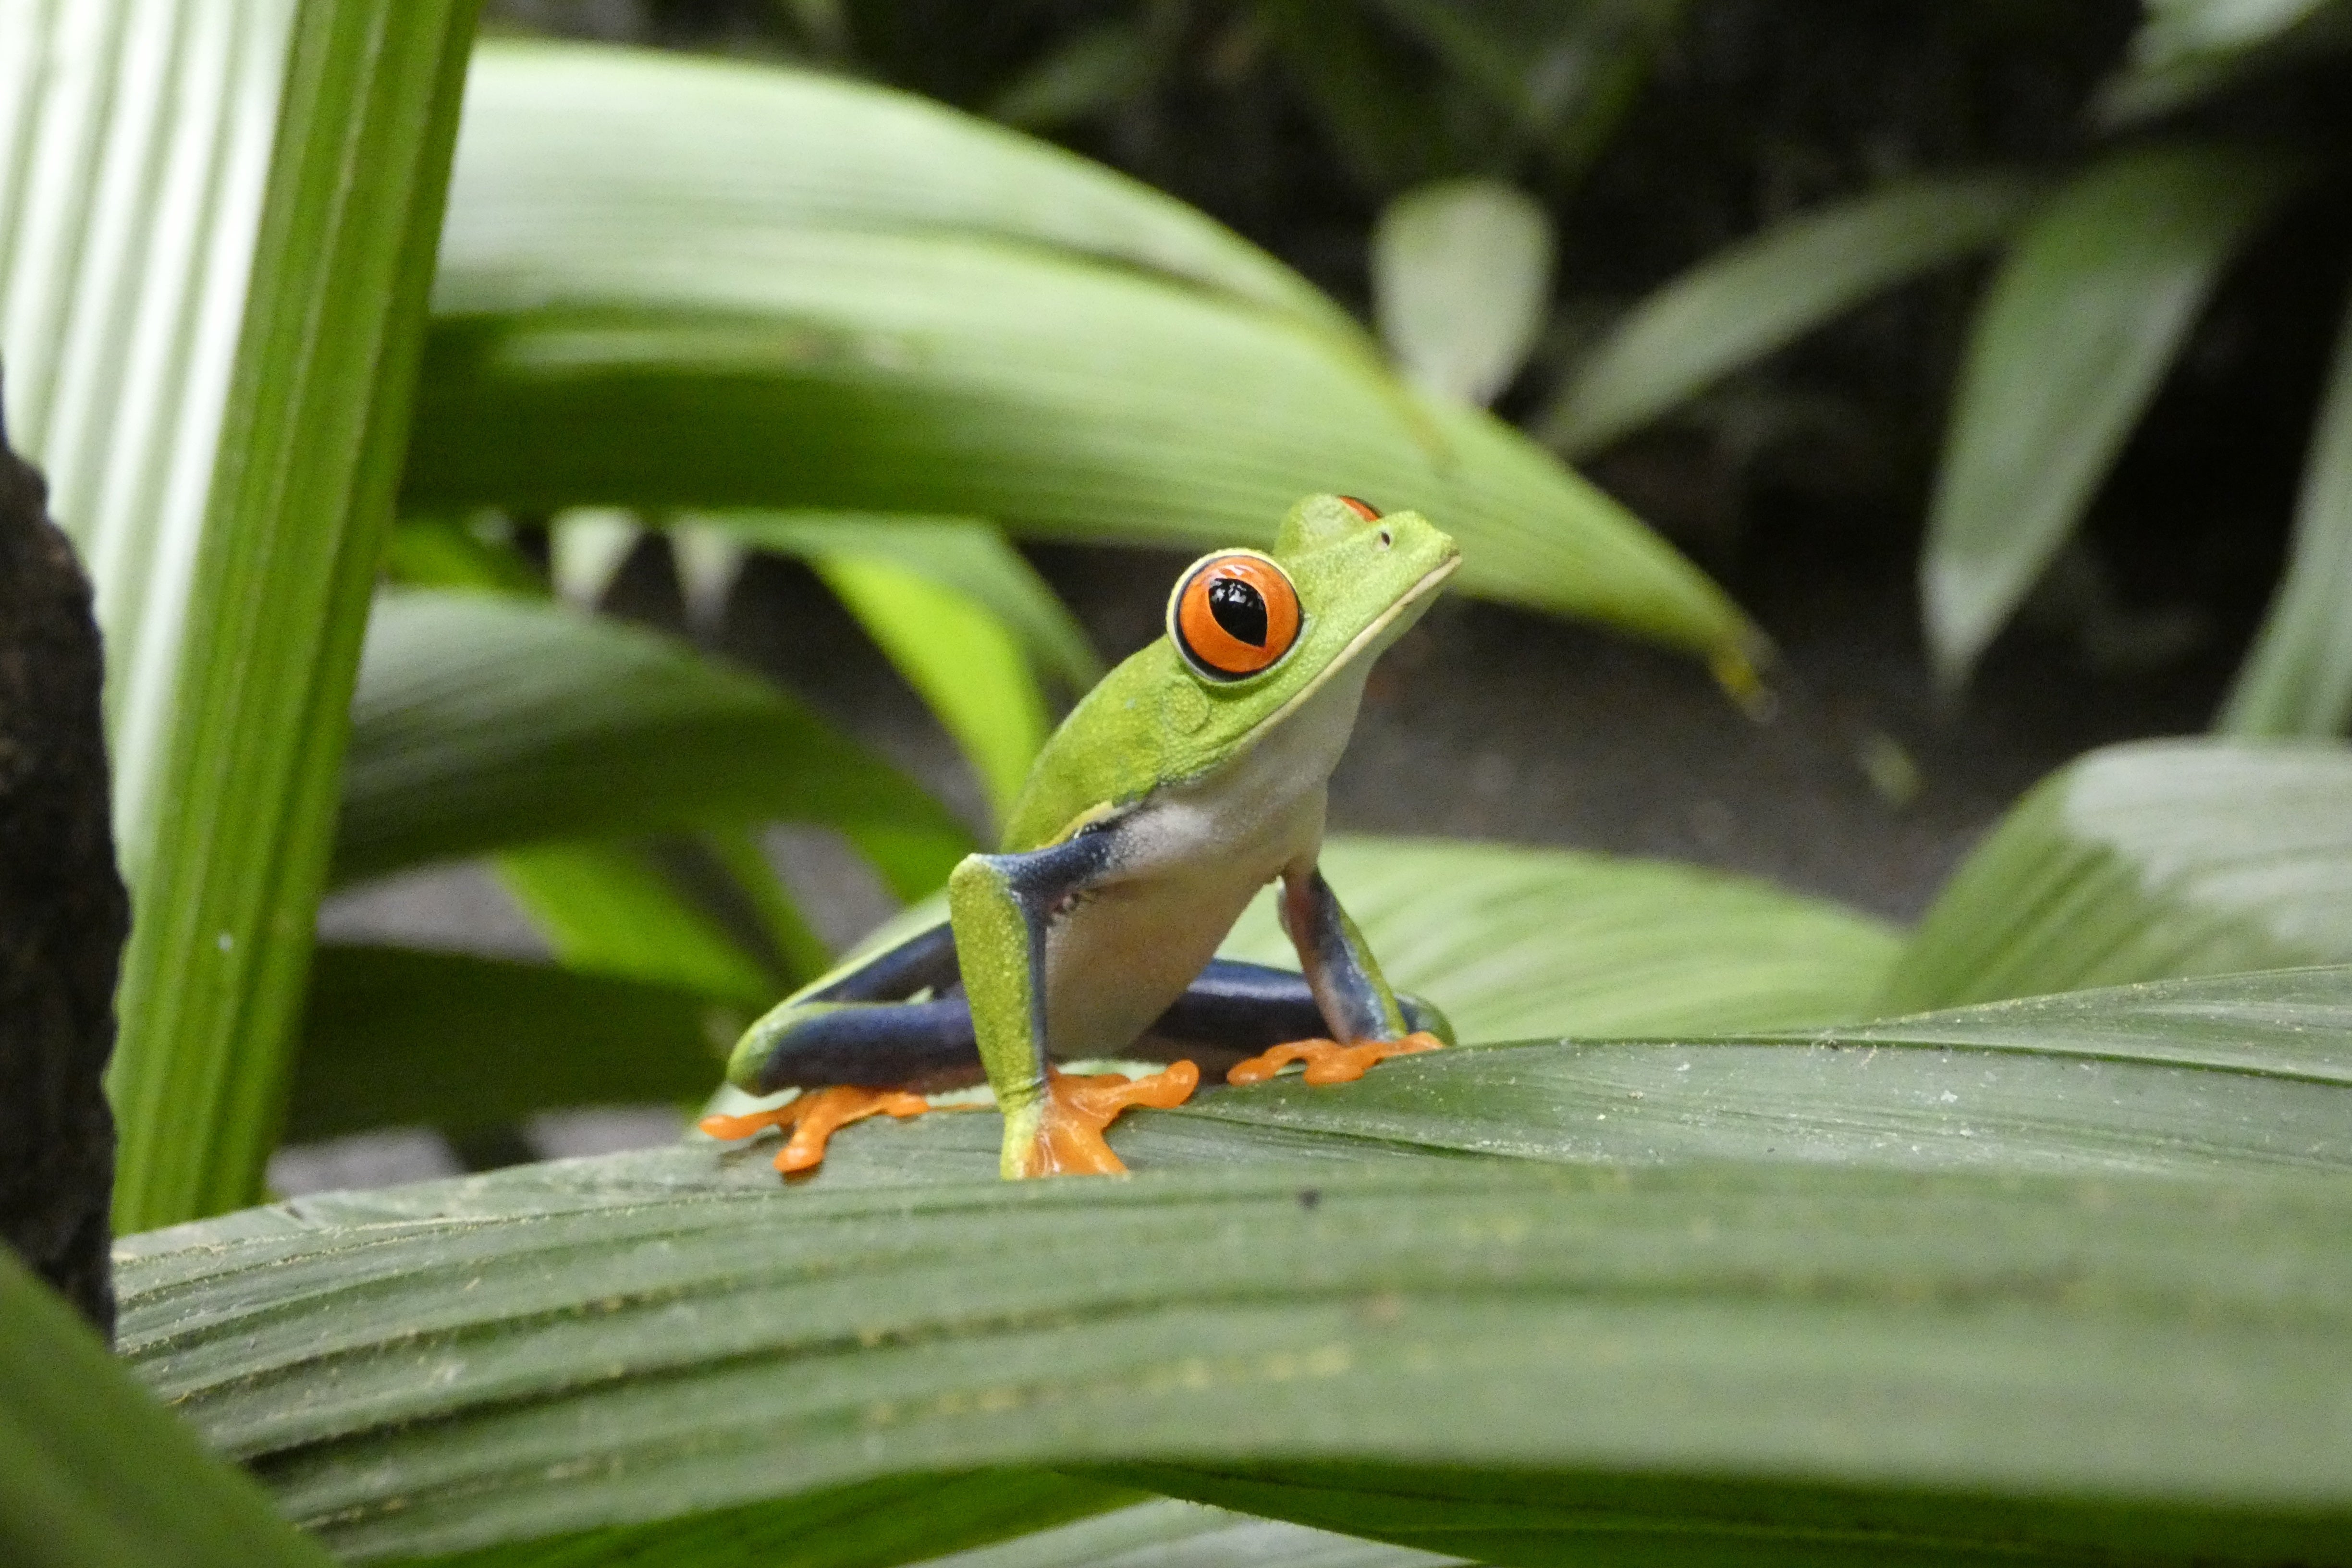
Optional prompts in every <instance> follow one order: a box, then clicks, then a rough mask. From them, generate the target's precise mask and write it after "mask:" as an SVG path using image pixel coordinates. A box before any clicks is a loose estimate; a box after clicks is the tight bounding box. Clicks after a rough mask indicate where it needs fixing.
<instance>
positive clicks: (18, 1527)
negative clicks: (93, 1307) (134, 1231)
mask: <svg viewBox="0 0 2352 1568" xmlns="http://www.w3.org/2000/svg"><path fill="white" fill-rule="evenodd" d="M0 1345H5V1346H6V1347H7V1350H6V1353H5V1354H0V1561H5V1562H6V1563H9V1564H10V1568H157V1565H158V1564H166V1563H168V1564H171V1565H173V1568H326V1564H327V1563H328V1561H329V1560H328V1557H327V1554H326V1553H325V1552H321V1551H320V1550H319V1548H318V1547H317V1546H315V1545H313V1544H312V1543H311V1542H309V1541H307V1540H305V1539H303V1537H301V1536H300V1535H299V1534H297V1533H296V1532H295V1531H292V1530H290V1529H289V1528H288V1527H287V1525H286V1523H285V1521H282V1520H280V1519H279V1518H278V1516H277V1513H276V1512H275V1510H272V1509H271V1507H270V1505H269V1500H268V1498H267V1497H266V1496H265V1495H264V1494H263V1492H262V1490H261V1489H260V1488H258V1487H257V1486H255V1485H254V1484H253V1482H252V1480H251V1479H248V1478H247V1477H246V1476H245V1475H243V1474H241V1473H240V1472H238V1471H237V1470H236V1469H235V1468H233V1467H231V1466H228V1465H225V1464H223V1463H222V1462H221V1461H220V1460H218V1459H216V1458H213V1457H212V1456H211V1455H209V1454H207V1453H205V1451H204V1449H203V1448H202V1447H200V1446H199V1445H198V1444H197V1442H196V1439H195V1436H194V1434H193V1433H191V1432H190V1431H189V1430H188V1429H187V1428H186V1427H185V1426H183V1425H182V1424H181V1423H180V1422H179V1421H177V1420H175V1419H174V1418H173V1416H171V1415H168V1414H166V1413H165V1412H164V1411H163V1410H161V1409H159V1408H157V1406H156V1404H155V1401H154V1399H153V1397H152V1395H150V1394H148V1392H147V1391H146V1390H145V1389H143V1388H142V1387H140V1386H139V1384H137V1383H135V1382H134V1381H132V1379H131V1377H129V1376H128V1375H127V1374H125V1373H124V1372H123V1370H122V1369H121V1367H120V1366H118V1365H116V1364H115V1362H114V1358H113V1357H111V1356H110V1355H108V1354H107V1353H106V1347H105V1346H104V1345H103V1344H101V1343H100V1342H99V1340H98V1338H97V1336H95V1335H94V1334H92V1333H91V1332H90V1330H89V1325H88V1324H87V1323H85V1322H83V1321H81V1320H80V1319H79V1318H77V1317H76V1316H74V1314H73V1311H72V1310H71V1309H69V1308H68V1307H67V1306H66V1304H65V1303H64V1302H63V1301H60V1300H58V1298H57V1297H56V1296H55V1295H53V1294H52V1293H51V1292H50V1291H49V1290H48V1289H47V1287H46V1286H44V1285H43V1284H42V1283H41V1282H40V1281H39V1280H37V1279H35V1278H33V1276H32V1275H31V1274H29V1273H28V1272H26V1269H25V1267H24V1265H23V1264H21V1263H19V1262H18V1261H17V1260H16V1254H15V1253H14V1252H12V1251H10V1250H9V1249H8V1248H7V1247H0Z"/></svg>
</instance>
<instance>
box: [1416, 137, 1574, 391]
mask: <svg viewBox="0 0 2352 1568" xmlns="http://www.w3.org/2000/svg"><path fill="white" fill-rule="evenodd" d="M1551 259H1552V233H1551V219H1550V217H1549V216H1547V215H1546V214H1545V212H1544V210H1543V208H1542V207H1541V206H1540V205H1538V204H1537V203H1536V202H1535V200H1534V199H1533V198H1532V197H1529V196H1528V195H1524V194H1523V193H1521V192H1519V191H1517V190H1514V189H1512V188H1511V187H1510V186H1509V185H1507V184H1502V183H1501V182H1499V181H1495V180H1455V181H1448V182H1446V183H1444V184H1433V185H1423V186H1422V187H1421V188H1420V189H1418V190H1414V191H1408V192H1406V193H1405V194H1404V195H1402V196H1399V197H1397V199H1396V200H1394V201H1392V202H1391V203H1390V204H1389V205H1388V207H1387V209H1386V210H1385V211H1383V212H1382V213H1381V220H1380V225H1379V226H1378V227H1377V228H1376V229H1375V230H1374V231H1373V235H1372V305H1373V311H1374V313H1375V315H1377V317H1378V318H1379V321H1380V328H1381V339H1382V340H1383V341H1384V342H1387V344H1388V345H1389V350H1390V352H1391V353H1394V354H1395V355H1396V357H1397V360H1398V362H1399V363H1401V364H1402V365H1403V367H1404V371H1405V374H1407V375H1409V376H1411V377H1412V379H1413V380H1414V381H1415V382H1418V383H1419V384H1421V385H1423V386H1425V387H1427V388H1429V389H1430V390H1431V391H1433V392H1437V393H1442V394H1444V395H1449V396H1454V397H1459V398H1462V399H1464V400H1465V401H1467V402H1471V403H1486V402H1490V401H1491V400H1492V399H1493V398H1494V396H1495V395H1496V394H1497V393H1499V392H1501V391H1502V390H1503V388H1504V387H1506V386H1507V385H1509V384H1510V381H1511V377H1512V376H1514V375H1516V374H1518V369H1519V366H1520V365H1522V364H1524V363H1526V362H1527V357H1528V351H1529V350H1530V349H1532V348H1533V347H1534V346H1535V342H1536V336H1537V334H1538V332H1540V331H1542V330H1543V323H1544V316H1545V314H1546V312H1547V311H1548V310H1549V306H1550V298H1551Z"/></svg>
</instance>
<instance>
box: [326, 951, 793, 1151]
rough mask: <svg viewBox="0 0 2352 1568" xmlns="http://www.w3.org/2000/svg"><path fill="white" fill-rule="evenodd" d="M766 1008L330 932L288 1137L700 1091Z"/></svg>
mask: <svg viewBox="0 0 2352 1568" xmlns="http://www.w3.org/2000/svg"><path fill="white" fill-rule="evenodd" d="M752 1016H756V1009H746V1008H740V1007H737V1008H729V1007H727V1006H725V1005H720V1004H718V1003H714V1002H713V1001H712V1000H711V998H710V997H709V996H708V995H707V994H699V993H697V992H692V991H684V990H679V989H677V988H676V987H673V986H667V985H656V984H646V983H645V982H642V981H633V980H624V979H615V978H613V977H611V976H608V975H597V974H582V973H577V972H575V971H572V970H565V969H559V968H556V967H555V966H554V965H552V964H546V963H518V962H515V961H513V960H510V959H497V958H483V957H478V956H476V955H474V954H470V953H457V952H421V951H418V950H415V949H410V948H397V947H352V946H338V945H334V944H328V945H325V946H322V947H320V949H319V950H318V952H317V954H316V956H315V959H314V962H313V963H312V964H311V971H310V1000H309V1004H308V1008H307V1011H306V1012H305V1014H304V1016H303V1024H302V1048H301V1052H300V1054H299V1057H298V1058H296V1061H295V1067H294V1087H293V1092H292V1096H291V1101H290V1104H289V1110H288V1111H287V1127H286V1136H287V1141H288V1142H310V1141H311V1140H314V1139H320V1138H334V1137H339V1136H341V1135H342V1134H344V1133H348V1132H361V1131H368V1130H370V1129H373V1128H378V1127H400V1126H413V1125H416V1124H420V1123H422V1124H428V1125H432V1126H436V1127H439V1128H442V1129H443V1130H445V1131H451V1132H470V1131H480V1130H482V1129H485V1128H494V1127H506V1126H512V1125H513V1124H515V1123H517V1122H520V1121H522V1120H523V1119H524V1118H525V1117H527V1116H529V1115H530V1114H531V1113H532V1112H534V1111H541V1110H560V1109H562V1108H564V1107H567V1106H579V1105H614V1104H642V1103H645V1102H647V1101H657V1100H671V1101H675V1102H677V1103H678V1104H680V1105H688V1104H693V1103H695V1102H698V1101H699V1100H701V1099H703V1098H704V1097H705V1096H706V1095H708V1094H709V1091H710V1086H711V1084H713V1083H714V1082H716V1081H717V1079H718V1075H719V1066H720V1061H721V1057H720V1052H721V1051H722V1050H723V1049H724V1048H725V1047H727V1046H730V1045H732V1044H733V1043H734V1039H735V1037H736V1035H737V1034H739V1033H740V1032H741V1028H742V1026H743V1025H744V1024H745V1023H747V1022H749V1021H750V1019H751V1017H752Z"/></svg>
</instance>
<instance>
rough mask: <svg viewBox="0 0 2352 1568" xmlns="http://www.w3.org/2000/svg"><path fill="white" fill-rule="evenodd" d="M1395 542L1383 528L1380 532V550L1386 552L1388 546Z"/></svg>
mask: <svg viewBox="0 0 2352 1568" xmlns="http://www.w3.org/2000/svg"><path fill="white" fill-rule="evenodd" d="M1395 542H1396V540H1395V539H1394V538H1393V537H1392V536H1391V534H1390V533H1389V531H1388V530H1387V529H1385V528H1384V529H1382V530H1381V549H1382V550H1386V549H1387V548H1388V547H1389V546H1390V545H1391V544H1394V543H1395Z"/></svg>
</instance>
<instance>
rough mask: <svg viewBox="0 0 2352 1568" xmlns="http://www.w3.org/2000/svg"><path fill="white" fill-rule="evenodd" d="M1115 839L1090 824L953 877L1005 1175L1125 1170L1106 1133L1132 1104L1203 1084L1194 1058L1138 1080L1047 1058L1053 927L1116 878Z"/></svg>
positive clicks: (979, 861) (1178, 1098)
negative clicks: (998, 1117)
mask: <svg viewBox="0 0 2352 1568" xmlns="http://www.w3.org/2000/svg"><path fill="white" fill-rule="evenodd" d="M1116 844H1117V839H1116V837H1115V836H1114V835H1113V834H1110V833H1108V832H1084V833H1080V834H1078V835H1077V836H1076V837H1071V838H1066V839H1064V840H1063V841H1062V842H1061V843H1059V844H1054V845H1049V846H1047V847H1045V848H1043V849H1033V850H1030V851H1027V852H1026V853H1023V854H1013V855H968V856H966V857H964V859H963V862H962V864H961V865H959V866H958V867H957V868H955V874H954V875H953V876H952V877H950V878H949V879H948V911H949V916H950V919H951V920H952V921H953V922H954V925H955V933H956V947H957V951H958V952H959V953H960V954H961V964H962V969H963V985H964V994H965V995H966V996H967V997H968V998H969V999H970V1002H971V1023H972V1032H973V1033H974V1035H976V1036H977V1037H978V1039H979V1044H980V1059H981V1065H982V1067H983V1068H986V1069H987V1072H988V1081H989V1083H990V1085H991V1086H992V1088H993V1089H995V1091H996V1104H997V1108H998V1109H999V1110H1002V1111H1003V1113H1004V1151H1003V1157H1002V1161H1001V1166H1000V1168H1001V1169H1002V1171H1003V1174H1004V1175H1006V1176H1007V1177H1020V1176H1045V1175H1055V1174H1065V1173H1088V1174H1108V1173H1113V1172H1118V1171H1124V1170H1125V1169H1127V1167H1126V1166H1125V1165H1124V1164H1123V1163H1120V1161H1119V1158H1118V1155H1116V1154H1114V1153H1112V1152H1111V1151H1110V1145H1109V1144H1108V1143H1106V1142H1103V1136H1102V1133H1103V1129H1104V1128H1106V1127H1108V1126H1109V1125H1110V1123H1111V1121H1113V1120H1114V1119H1116V1118H1117V1117H1118V1114H1119V1112H1120V1111H1122V1110H1127V1109H1128V1108H1129V1107H1130V1106H1135V1105H1150V1106H1157V1107H1160V1108H1161V1109H1166V1108H1168V1107H1171V1106H1177V1105H1181V1104H1183V1103H1184V1101H1185V1100H1188V1099H1190V1098H1191V1097H1192V1089H1193V1087H1194V1086H1195V1085H1196V1084H1198V1083H1199V1082H1200V1071H1199V1069H1198V1068H1195V1067H1194V1066H1193V1065H1192V1063H1191V1062H1189V1061H1186V1062H1177V1063H1175V1064H1173V1065H1172V1066H1171V1067H1170V1068H1168V1069H1167V1070H1166V1071H1164V1072H1160V1073H1157V1074H1155V1075H1153V1076H1152V1077H1150V1078H1145V1079H1135V1080H1133V1081H1129V1080H1128V1079H1123V1078H1117V1077H1106V1078H1067V1077H1064V1076H1063V1075H1061V1074H1058V1073H1056V1072H1055V1071H1054V1070H1053V1067H1052V1064H1051V1063H1050V1062H1049V1061H1048V1060H1047V1059H1046V1053H1045V1042H1046V1030H1045V994H1046V987H1045V938H1046V932H1047V931H1048V930H1049V929H1050V928H1051V926H1052V924H1053V921H1054V920H1055V916H1056V915H1058V914H1061V913H1063V912H1064V911H1066V910H1069V909H1070V908H1072V907H1073V906H1075V905H1076V903H1077V902H1078V901H1079V900H1082V899H1084V898H1085V897H1086V895H1087V893H1088V892H1089V891H1091V890H1093V889H1096V888H1098V887H1100V886H1101V885H1102V884H1103V883H1104V882H1105V881H1107V880H1108V879H1110V877H1111V876H1112V875H1114V874H1115V872H1116V869H1117V867H1116V864H1115V861H1116V857H1117V854H1118V850H1117V847H1116Z"/></svg>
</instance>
